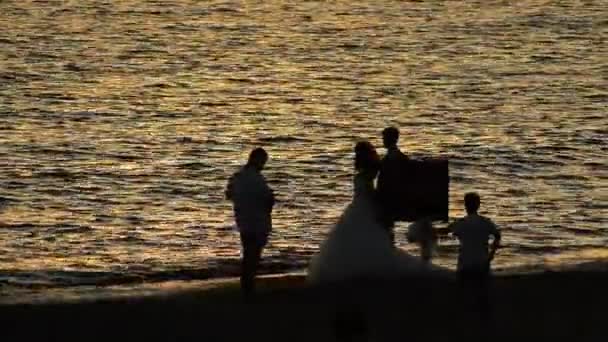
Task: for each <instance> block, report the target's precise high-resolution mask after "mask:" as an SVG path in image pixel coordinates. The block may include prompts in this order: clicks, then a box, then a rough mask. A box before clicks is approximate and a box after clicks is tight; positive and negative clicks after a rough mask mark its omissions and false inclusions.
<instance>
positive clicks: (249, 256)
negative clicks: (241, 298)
mask: <svg viewBox="0 0 608 342" xmlns="http://www.w3.org/2000/svg"><path fill="white" fill-rule="evenodd" d="M241 246H242V255H241V291H242V292H243V295H245V296H246V297H248V296H250V295H251V294H252V293H253V286H254V283H253V282H254V277H255V273H254V272H255V268H254V267H255V259H256V256H255V255H256V247H255V246H256V243H255V239H254V238H252V236H251V234H247V233H241Z"/></svg>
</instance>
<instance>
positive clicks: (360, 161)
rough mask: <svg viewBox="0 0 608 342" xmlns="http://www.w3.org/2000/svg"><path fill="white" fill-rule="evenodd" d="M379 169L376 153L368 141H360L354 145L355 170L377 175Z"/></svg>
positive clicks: (378, 158) (378, 159)
mask: <svg viewBox="0 0 608 342" xmlns="http://www.w3.org/2000/svg"><path fill="white" fill-rule="evenodd" d="M379 168H380V157H379V156H378V152H376V149H375V148H374V145H372V144H371V143H370V142H369V141H360V142H358V143H357V144H356V145H355V170H357V171H369V172H371V173H377V172H378V170H379Z"/></svg>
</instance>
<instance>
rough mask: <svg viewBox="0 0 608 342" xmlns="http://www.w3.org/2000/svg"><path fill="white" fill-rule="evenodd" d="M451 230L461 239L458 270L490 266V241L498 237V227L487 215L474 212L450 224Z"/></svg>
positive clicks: (481, 268) (483, 268)
mask: <svg viewBox="0 0 608 342" xmlns="http://www.w3.org/2000/svg"><path fill="white" fill-rule="evenodd" d="M449 228H450V230H451V231H452V233H453V234H454V235H455V236H456V237H457V238H458V240H459V241H460V250H459V254H458V270H459V271H462V270H473V271H476V270H485V269H488V268H489V266H490V259H489V247H488V241H489V240H490V237H491V236H494V238H495V239H496V238H498V237H499V236H500V232H499V231H498V228H497V227H496V225H495V224H494V222H492V220H490V219H489V218H487V217H484V216H481V215H477V214H473V215H467V216H466V217H464V218H462V219H460V220H457V221H456V222H454V223H452V224H450V227H449Z"/></svg>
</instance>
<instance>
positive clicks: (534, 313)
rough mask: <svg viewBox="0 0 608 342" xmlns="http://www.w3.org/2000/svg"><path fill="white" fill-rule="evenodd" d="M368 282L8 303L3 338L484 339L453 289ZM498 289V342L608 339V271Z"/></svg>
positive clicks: (512, 279)
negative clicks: (249, 293) (250, 292)
mask: <svg viewBox="0 0 608 342" xmlns="http://www.w3.org/2000/svg"><path fill="white" fill-rule="evenodd" d="M371 284H372V282H369V281H360V282H357V283H354V284H350V285H346V284H343V285H342V286H336V287H332V288H324V289H310V288H305V287H304V283H303V279H302V278H301V277H299V276H289V277H283V278H269V279H264V280H262V285H261V286H260V287H261V288H262V291H261V292H262V293H261V294H260V296H259V297H258V298H257V300H255V301H254V302H251V303H247V304H245V303H243V302H242V300H241V298H240V296H239V294H238V291H237V287H236V285H235V284H231V285H228V286H226V287H223V288H218V289H212V290H206V291H188V292H183V293H180V294H173V295H170V296H163V297H161V296H157V297H147V298H137V299H128V300H127V299H114V300H104V301H98V302H94V303H71V304H67V303H66V304H45V305H42V304H38V305H5V306H0V313H1V315H2V317H1V319H2V320H1V321H2V323H3V324H2V325H3V327H2V335H3V337H4V338H3V340H4V341H17V340H21V341H25V340H36V341H115V340H117V339H118V340H131V341H175V340H182V341H184V340H185V341H244V340H251V341H262V340H267V341H290V342H293V341H336V337H335V331H336V329H335V328H336V326H340V327H341V328H339V330H340V332H341V333H344V334H345V335H349V334H350V333H358V332H359V333H361V332H362V331H364V330H365V329H363V328H358V329H356V328H355V327H354V326H353V325H354V322H358V324H359V325H360V324H363V323H365V324H366V325H367V332H368V336H369V339H368V340H369V341H454V340H464V339H465V338H466V339H470V338H473V337H482V338H483V330H481V329H480V327H479V325H477V324H476V323H475V322H476V318H475V317H476V316H475V315H474V313H473V312H471V310H470V309H469V308H468V306H467V305H466V304H465V303H463V302H462V300H461V297H460V296H459V295H458V294H459V292H458V290H457V287H456V286H455V284H454V283H448V282H437V281H431V280H427V279H403V280H402V281H400V282H390V283H389V282H384V283H383V282H377V281H376V282H373V284H374V285H373V286H372V285H371ZM494 284H495V287H494V299H495V301H494V303H495V324H494V327H493V328H491V330H492V332H489V333H490V334H491V335H490V336H489V337H490V338H491V340H493V341H515V339H521V338H531V339H536V340H537V341H541V340H542V341H558V340H559V341H606V340H608V330H607V329H606V320H605V317H606V314H605V312H606V309H607V306H608V295H607V294H606V291H607V290H606V289H608V277H607V276H606V275H605V274H604V273H589V272H585V273H583V272H578V273H577V272H569V273H546V274H539V275H522V276H504V277H498V278H495V281H494ZM336 312H341V315H340V317H339V318H337V315H336ZM336 322H339V323H336ZM7 337H8V338H7ZM352 340H355V339H352ZM363 340H365V339H363Z"/></svg>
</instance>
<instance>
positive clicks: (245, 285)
mask: <svg viewBox="0 0 608 342" xmlns="http://www.w3.org/2000/svg"><path fill="white" fill-rule="evenodd" d="M267 161H268V153H267V152H266V151H265V150H264V149H263V148H256V149H254V150H253V151H251V153H250V155H249V160H248V161H247V164H245V165H244V166H243V167H242V168H241V169H240V170H239V171H237V172H236V173H235V174H234V175H232V177H230V180H229V181H228V186H227V188H226V198H227V199H229V200H231V201H232V203H233V208H234V217H235V220H236V224H237V226H238V229H239V233H240V237H241V247H242V253H241V290H242V291H243V294H244V296H245V297H246V298H248V297H250V296H251V295H252V294H253V292H254V290H255V275H256V272H257V268H258V265H259V263H260V259H261V257H262V250H263V249H264V246H266V243H267V242H268V235H270V232H271V231H272V217H271V214H272V207H273V206H274V202H275V198H274V193H273V191H272V189H270V187H269V186H268V184H267V183H266V179H265V178H264V176H263V175H262V170H263V169H264V166H265V165H266V162H267Z"/></svg>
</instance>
